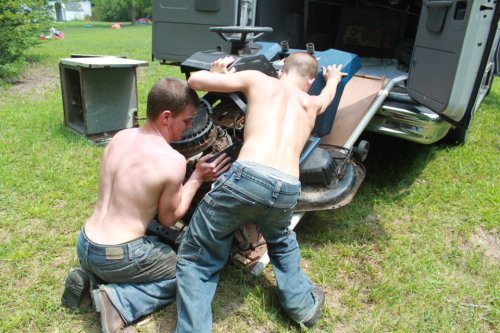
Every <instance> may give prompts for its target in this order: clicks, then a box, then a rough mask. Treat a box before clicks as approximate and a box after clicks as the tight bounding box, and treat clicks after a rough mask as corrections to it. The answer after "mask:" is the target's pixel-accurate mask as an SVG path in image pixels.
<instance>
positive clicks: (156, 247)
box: [77, 229, 177, 325]
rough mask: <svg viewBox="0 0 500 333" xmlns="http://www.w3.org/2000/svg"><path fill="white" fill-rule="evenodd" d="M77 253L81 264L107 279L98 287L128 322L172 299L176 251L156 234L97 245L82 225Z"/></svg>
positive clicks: (174, 290)
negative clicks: (128, 240) (117, 242)
mask: <svg viewBox="0 0 500 333" xmlns="http://www.w3.org/2000/svg"><path fill="white" fill-rule="evenodd" d="M77 255H78V259H79V261H80V265H81V266H82V268H84V269H85V270H87V271H89V272H91V273H93V274H94V275H95V276H96V277H97V278H99V279H100V280H102V281H104V282H105V283H108V284H106V285H103V286H101V288H102V289H104V290H105V291H106V293H107V295H108V297H109V299H110V300H111V303H113V305H114V306H115V308H116V309H117V310H118V312H119V313H120V315H121V317H122V319H123V321H124V322H125V324H127V325H129V324H131V323H132V322H134V321H135V320H137V319H139V318H140V317H142V316H145V315H147V314H150V313H152V312H154V311H156V310H158V309H160V308H161V307H163V306H165V305H167V304H169V303H171V302H172V301H174V300H175V294H176V287H177V283H176V279H175V262H176V255H175V252H174V251H173V250H172V248H171V247H169V246H168V245H166V244H164V243H162V242H160V241H159V240H158V239H157V237H151V236H145V237H142V238H139V239H137V240H134V241H131V242H128V243H124V244H119V245H99V244H95V243H93V242H92V241H90V240H89V239H88V238H87V237H86V235H85V232H84V230H83V229H82V231H81V232H80V237H79V238H78V244H77Z"/></svg>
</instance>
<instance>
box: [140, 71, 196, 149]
mask: <svg viewBox="0 0 500 333" xmlns="http://www.w3.org/2000/svg"><path fill="white" fill-rule="evenodd" d="M199 104H200V99H199V97H198V95H197V94H196V92H195V91H194V90H193V89H191V88H189V86H188V85H187V82H186V81H183V80H180V79H177V78H163V79H160V80H159V81H158V82H157V83H156V84H155V85H154V86H153V88H151V90H150V91H149V94H148V102H147V118H148V120H149V121H151V122H154V123H157V124H158V125H161V126H162V127H164V128H165V129H166V133H165V134H166V135H167V136H168V137H167V139H168V140H169V141H175V140H178V139H180V138H181V136H182V133H183V132H184V131H185V130H186V129H188V128H190V127H191V121H192V120H193V116H194V112H195V111H196V109H197V108H198V106H199Z"/></svg>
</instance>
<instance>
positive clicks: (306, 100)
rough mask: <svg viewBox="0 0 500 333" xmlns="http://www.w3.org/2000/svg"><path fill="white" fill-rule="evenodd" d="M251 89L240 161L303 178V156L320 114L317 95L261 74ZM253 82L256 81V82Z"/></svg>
mask: <svg viewBox="0 0 500 333" xmlns="http://www.w3.org/2000/svg"><path fill="white" fill-rule="evenodd" d="M248 74H249V75H256V76H258V80H257V82H259V84H258V85H251V86H249V87H248V89H247V91H246V92H245V95H246V97H247V103H248V110H247V115H246V117H245V132H244V136H245V137H244V145H243V147H242V149H241V152H240V155H239V156H238V160H245V161H253V162H258V163H261V164H264V165H267V166H270V167H274V168H276V169H278V170H281V171H283V172H285V173H288V174H290V175H294V176H297V177H298V176H299V159H300V153H301V152H302V149H303V148H304V145H305V143H306V142H307V140H308V138H309V135H310V133H311V131H312V129H313V127H314V122H315V119H316V115H317V112H318V106H317V102H316V101H315V97H314V96H310V95H308V94H307V93H305V92H304V91H302V90H300V89H298V88H297V87H296V86H294V85H291V84H288V83H287V82H284V81H282V80H278V79H275V78H271V77H268V76H265V75H263V74H260V73H256V72H253V73H248ZM252 80H253V79H252Z"/></svg>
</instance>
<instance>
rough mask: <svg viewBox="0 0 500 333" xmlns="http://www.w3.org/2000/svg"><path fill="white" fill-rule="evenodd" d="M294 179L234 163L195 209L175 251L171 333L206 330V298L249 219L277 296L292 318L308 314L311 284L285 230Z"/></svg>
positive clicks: (208, 318) (208, 316)
mask: <svg viewBox="0 0 500 333" xmlns="http://www.w3.org/2000/svg"><path fill="white" fill-rule="evenodd" d="M299 195H300V182H299V181H298V179H296V178H294V177H291V176H288V175H286V174H283V173H281V174H280V172H279V171H278V170H275V169H272V168H268V167H265V166H261V165H257V164H255V163H250V162H238V161H236V162H234V163H233V164H232V166H231V168H230V169H229V170H228V171H227V172H226V173H224V174H223V175H222V176H220V177H219V179H218V180H217V181H216V182H215V183H214V186H213V188H212V190H211V191H210V192H209V193H207V194H206V195H205V197H204V198H203V200H202V201H201V203H200V204H199V206H198V207H197V209H196V211H195V213H194V214H193V217H192V219H191V222H190V224H189V229H188V231H187V232H186V235H185V236H184V238H183V240H182V243H181V245H180V247H179V251H178V253H177V315H178V322H177V329H176V332H177V333H181V332H182V333H183V332H197V333H198V332H201V333H203V332H211V329H212V314H211V302H212V298H213V296H214V294H215V290H216V287H217V283H218V280H219V272H220V270H221V268H223V267H224V265H225V264H226V262H227V259H228V257H229V252H230V248H231V244H232V241H233V234H234V231H235V230H237V229H238V228H239V227H240V226H241V225H243V224H246V223H249V222H254V223H256V224H257V226H258V228H259V229H260V231H261V232H262V234H263V236H264V238H265V240H266V242H267V248H268V254H269V257H270V260H271V264H272V267H273V270H274V274H275V276H276V280H277V287H278V293H279V300H280V303H281V305H282V306H283V308H284V309H285V311H286V312H287V314H288V315H289V316H290V317H291V318H292V319H293V320H295V321H296V322H299V323H300V322H302V321H305V320H308V319H309V318H310V316H311V315H312V312H313V307H314V302H315V301H314V297H313V295H312V287H313V285H312V283H311V281H310V280H309V278H308V277H307V276H306V275H305V274H304V272H303V271H302V270H301V268H300V252H299V246H298V243H297V240H296V237H295V233H294V232H293V231H292V230H291V228H290V221H291V218H292V215H293V208H294V207H295V205H296V204H297V200H298V198H299Z"/></svg>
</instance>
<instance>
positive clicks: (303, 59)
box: [282, 52, 318, 79]
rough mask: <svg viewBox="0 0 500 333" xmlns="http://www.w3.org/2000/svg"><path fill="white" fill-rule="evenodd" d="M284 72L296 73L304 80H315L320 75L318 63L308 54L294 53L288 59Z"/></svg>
mask: <svg viewBox="0 0 500 333" xmlns="http://www.w3.org/2000/svg"><path fill="white" fill-rule="evenodd" d="M282 72H283V73H285V74H287V73H289V72H296V73H297V74H299V75H300V76H302V77H304V78H308V79H313V78H315V77H316V75H317V74H318V61H317V60H316V58H315V57H314V56H312V55H311V54H309V53H306V52H297V53H293V54H291V55H289V56H288V57H287V58H286V60H285V65H284V66H283V70H282Z"/></svg>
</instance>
